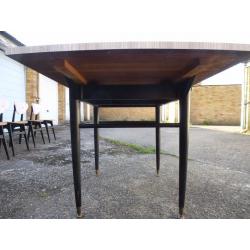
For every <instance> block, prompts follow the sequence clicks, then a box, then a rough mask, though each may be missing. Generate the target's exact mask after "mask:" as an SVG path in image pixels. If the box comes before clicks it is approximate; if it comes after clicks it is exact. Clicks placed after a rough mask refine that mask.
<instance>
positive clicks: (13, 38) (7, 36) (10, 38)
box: [0, 31, 25, 46]
mask: <svg viewBox="0 0 250 250" xmlns="http://www.w3.org/2000/svg"><path fill="white" fill-rule="evenodd" d="M0 35H2V36H4V37H6V38H7V39H8V40H10V41H11V42H12V43H14V44H15V45H17V46H25V45H24V44H23V43H21V42H20V41H18V40H17V39H16V38H15V37H14V36H12V35H10V34H9V33H8V32H6V31H0Z"/></svg>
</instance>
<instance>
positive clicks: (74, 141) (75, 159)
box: [69, 87, 82, 218]
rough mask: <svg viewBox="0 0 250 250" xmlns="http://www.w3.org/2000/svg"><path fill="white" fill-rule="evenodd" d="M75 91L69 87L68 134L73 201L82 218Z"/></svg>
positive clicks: (78, 131) (77, 103) (78, 118)
mask: <svg viewBox="0 0 250 250" xmlns="http://www.w3.org/2000/svg"><path fill="white" fill-rule="evenodd" d="M76 91H77V90H76V89H75V88H74V87H71V88H70V89H69V94H70V132H71V149H72V164H73V177H74V188H75V201H76V209H77V217H78V218H80V217H82V202H81V165H80V129H79V124H80V102H79V100H77V98H76Z"/></svg>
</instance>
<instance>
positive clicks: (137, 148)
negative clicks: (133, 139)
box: [102, 138, 156, 154]
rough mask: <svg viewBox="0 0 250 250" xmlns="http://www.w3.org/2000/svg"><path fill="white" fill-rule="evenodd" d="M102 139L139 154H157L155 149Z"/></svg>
mask: <svg viewBox="0 0 250 250" xmlns="http://www.w3.org/2000/svg"><path fill="white" fill-rule="evenodd" d="M102 139H103V140H105V141H107V142H109V143H112V144H114V145H117V146H125V147H128V148H131V149H133V150H134V151H136V152H137V153H139V154H155V152H156V151H155V148H154V147H144V146H141V145H137V144H132V143H126V142H122V141H117V140H113V139H109V138H102Z"/></svg>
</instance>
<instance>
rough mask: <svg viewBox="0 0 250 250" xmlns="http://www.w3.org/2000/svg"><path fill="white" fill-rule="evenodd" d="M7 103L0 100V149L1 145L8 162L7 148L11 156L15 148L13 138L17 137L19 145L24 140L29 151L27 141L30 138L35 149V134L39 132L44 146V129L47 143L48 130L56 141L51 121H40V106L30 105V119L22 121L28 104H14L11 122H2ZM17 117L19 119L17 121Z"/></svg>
mask: <svg viewBox="0 0 250 250" xmlns="http://www.w3.org/2000/svg"><path fill="white" fill-rule="evenodd" d="M8 106H9V104H8V102H7V101H4V100H0V149H1V145H2V144H3V148H4V150H5V153H6V157H7V159H8V160H9V159H10V156H9V152H8V147H7V145H9V147H10V148H11V150H12V154H13V156H15V146H14V140H13V138H15V136H18V141H19V144H21V143H22V139H23V138H24V140H25V144H26V148H27V150H28V151H29V150H30V148H29V139H30V137H31V138H32V142H33V145H34V147H36V138H37V134H38V133H39V132H40V134H41V138H42V141H43V143H44V144H45V139H44V129H45V130H46V133H47V137H48V141H49V143H50V135H49V128H50V129H51V130H52V132H53V135H54V138H55V140H56V135H55V130H54V125H53V121H52V120H40V119H39V113H40V111H41V106H40V105H39V104H37V103H33V104H32V105H31V112H30V119H29V120H24V114H25V113H26V112H27V110H28V104H27V103H25V102H15V103H14V110H13V116H12V121H11V122H8V121H7V122H3V115H4V112H6V110H7V109H8ZM17 117H19V119H17ZM6 134H8V135H9V140H8V144H7V140H6Z"/></svg>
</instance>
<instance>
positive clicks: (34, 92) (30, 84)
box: [26, 68, 39, 117]
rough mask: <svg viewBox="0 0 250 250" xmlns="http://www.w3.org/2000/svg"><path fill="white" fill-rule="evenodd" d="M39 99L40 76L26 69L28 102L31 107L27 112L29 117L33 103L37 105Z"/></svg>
mask: <svg viewBox="0 0 250 250" xmlns="http://www.w3.org/2000/svg"><path fill="white" fill-rule="evenodd" d="M38 97H39V74H38V73H37V72H36V71H34V70H32V69H30V68H26V102H27V103H28V105H29V109H28V110H27V117H29V114H30V107H31V104H32V103H36V102H37V100H38Z"/></svg>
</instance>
